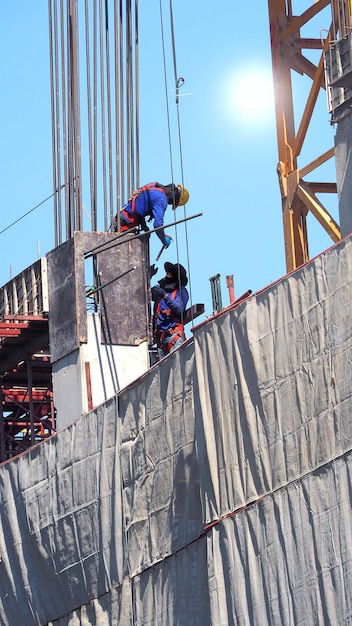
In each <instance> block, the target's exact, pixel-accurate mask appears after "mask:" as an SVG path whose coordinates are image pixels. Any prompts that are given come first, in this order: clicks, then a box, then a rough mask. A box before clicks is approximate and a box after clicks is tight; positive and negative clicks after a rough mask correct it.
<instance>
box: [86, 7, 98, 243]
mask: <svg viewBox="0 0 352 626" xmlns="http://www.w3.org/2000/svg"><path fill="white" fill-rule="evenodd" d="M85 32H86V78H87V105H88V150H89V187H90V216H91V229H92V230H93V231H94V230H96V229H97V220H96V206H95V185H94V181H93V175H94V169H93V137H92V85H91V75H90V74H91V73H90V63H91V61H90V20H89V6H88V0H86V1H85Z"/></svg>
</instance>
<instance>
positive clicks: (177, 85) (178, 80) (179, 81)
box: [170, 0, 192, 304]
mask: <svg viewBox="0 0 352 626" xmlns="http://www.w3.org/2000/svg"><path fill="white" fill-rule="evenodd" d="M170 24H171V39H172V55H173V62H174V78H175V90H176V99H175V102H176V115H177V129H178V145H179V155H180V168H181V183H182V185H183V186H184V184H185V183H184V171H183V151H182V139H181V122H180V109H179V103H180V97H179V90H180V87H181V86H182V85H183V84H184V80H183V78H179V77H178V75H177V63H176V43H175V29H174V19H173V10H172V0H170ZM183 217H184V218H186V217H187V210H186V205H185V204H184V205H183ZM184 229H185V240H186V254H187V269H188V276H189V298H190V302H191V304H192V281H191V270H190V259H189V245H188V228H187V222H186V221H185V222H184ZM176 241H177V230H176Z"/></svg>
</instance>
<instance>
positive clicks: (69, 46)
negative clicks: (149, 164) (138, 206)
mask: <svg viewBox="0 0 352 626" xmlns="http://www.w3.org/2000/svg"><path fill="white" fill-rule="evenodd" d="M79 5H80V3H79V1H78V0H60V2H58V1H57V0H56V2H55V0H48V7H49V21H50V33H49V34H50V42H51V43H50V46H51V51H50V52H51V59H50V62H51V68H50V69H51V90H52V103H51V106H52V135H53V139H52V144H53V147H52V150H53V182H54V188H55V190H56V195H55V199H54V224H55V240H56V245H60V244H61V243H62V240H63V238H66V240H67V239H69V238H71V237H72V236H73V233H74V231H75V230H82V228H83V210H84V207H83V200H82V196H83V192H84V190H85V189H86V187H87V188H88V189H89V193H90V216H91V228H92V230H93V231H95V230H97V228H98V221H99V211H100V210H101V209H100V205H101V204H102V203H103V204H104V227H105V230H107V227H108V226H110V224H111V222H112V218H113V216H114V215H115V213H116V212H118V210H119V208H120V207H121V204H123V202H125V201H126V200H127V198H128V196H129V195H130V194H131V193H132V191H133V190H134V189H135V188H136V187H137V186H138V185H139V173H140V172H139V57H138V54H139V51H138V37H139V35H138V0H134V2H133V3H132V0H104V1H103V0H85V3H82V5H83V8H82V14H81V9H79ZM112 10H114V20H113V21H114V28H113V29H111V25H112V22H111V16H112V13H111V11H112ZM109 12H110V14H109ZM83 16H84V17H83ZM81 17H83V23H84V27H83V28H81V29H80V28H79V22H80V20H81ZM80 31H81V32H80ZM82 36H84V37H85V42H84V43H83V45H84V46H85V57H86V58H85V61H84V59H83V56H82V55H81V52H80V39H81V37H82ZM111 45H114V46H115V49H114V57H115V58H114V72H112V67H111V48H110V46H111ZM81 56H82V59H80V57H81ZM84 62H86V67H84ZM82 71H84V72H85V76H84V78H83V82H84V83H85V84H84V87H83V83H82V86H81V78H80V74H81V73H82ZM82 77H83V74H82ZM114 82H115V84H114ZM81 87H82V93H83V90H84V92H87V103H86V105H85V106H86V108H87V110H86V112H84V109H83V108H82V107H83V106H84V104H85V102H84V101H82V100H81ZM113 97H114V98H115V100H114V102H113V101H112V98H113ZM84 113H85V114H84ZM83 120H84V124H85V125H86V129H83V128H82V126H81V125H82V121H83ZM85 120H87V122H86V121H85ZM114 123H115V128H113V124H114ZM86 145H87V149H88V150H89V154H88V155H87V157H88V158H87V168H86V167H85V166H86V159H84V160H83V159H82V147H83V146H86ZM83 164H84V168H83V175H84V176H86V169H87V177H86V180H85V181H84V180H83V178H82V167H83ZM61 177H62V178H63V181H61ZM61 182H63V183H64V185H62V184H61ZM85 185H86V186H85ZM62 187H64V188H65V195H64V200H65V214H64V215H62V212H63V207H61V204H62V205H63V197H62V198H61V191H60V190H61V188H62ZM54 193H55V192H54ZM107 194H108V199H107ZM98 205H99V206H98ZM108 210H109V215H108ZM64 221H65V227H66V231H65V233H64V235H63V233H62V229H63V227H64Z"/></svg>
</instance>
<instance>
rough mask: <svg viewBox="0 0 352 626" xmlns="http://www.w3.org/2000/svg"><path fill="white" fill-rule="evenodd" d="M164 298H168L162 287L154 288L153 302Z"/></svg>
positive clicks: (156, 286)
mask: <svg viewBox="0 0 352 626" xmlns="http://www.w3.org/2000/svg"><path fill="white" fill-rule="evenodd" d="M164 296H166V291H164V289H162V287H160V286H159V285H155V286H154V287H152V300H153V301H154V302H156V301H157V300H159V299H160V298H164Z"/></svg>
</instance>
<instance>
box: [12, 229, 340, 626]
mask: <svg viewBox="0 0 352 626" xmlns="http://www.w3.org/2000/svg"><path fill="white" fill-rule="evenodd" d="M351 305H352V243H351V239H347V240H344V241H342V242H341V243H340V244H339V245H337V246H334V247H333V248H332V249H330V250H328V251H327V252H326V253H324V254H323V255H321V256H319V257H318V258H316V259H315V260H313V261H312V262H310V263H309V264H308V265H306V266H304V267H303V268H301V269H300V270H298V271H296V272H294V273H292V274H291V275H290V276H287V277H284V278H283V279H282V280H280V281H278V282H277V283H275V284H273V285H271V286H270V287H268V288H267V289H265V290H263V291H262V292H261V293H258V294H256V295H255V296H252V297H251V298H250V299H249V300H248V301H246V302H243V303H242V304H240V305H239V306H237V307H235V308H232V309H230V310H228V311H226V312H224V313H222V314H220V315H218V316H216V317H215V318H214V319H211V320H208V321H207V322H206V323H204V324H203V325H201V326H199V327H198V328H197V329H196V330H195V332H194V341H193V340H191V341H189V342H187V344H185V345H184V346H182V347H181V348H180V349H179V350H177V351H176V352H175V353H174V354H172V355H171V356H170V357H168V358H167V359H165V360H163V361H162V362H161V363H160V364H158V365H156V366H155V367H153V368H152V369H151V370H150V371H149V372H148V373H147V374H145V375H144V376H143V377H142V378H141V379H140V380H139V381H137V382H136V383H134V384H132V385H130V386H129V387H128V388H126V389H125V390H124V391H122V392H121V393H120V394H119V395H118V396H117V397H115V398H113V399H111V400H110V401H109V402H107V403H106V404H104V405H103V406H101V407H98V408H97V409H96V410H95V411H93V412H92V413H90V414H88V415H85V416H83V417H80V418H79V419H78V420H77V421H76V422H75V423H74V424H72V425H71V426H69V427H68V428H66V429H65V430H63V431H61V432H59V433H58V434H57V435H56V436H55V437H52V438H51V439H50V440H48V441H46V442H44V443H43V444H40V445H39V446H37V447H36V448H35V449H33V450H31V451H30V452H28V453H26V454H24V455H23V456H21V457H18V458H16V459H14V460H13V461H10V462H8V463H6V464H5V465H3V466H2V467H0V498H1V503H2V506H1V511H0V623H1V624H2V625H4V626H32V625H39V624H41V625H45V624H50V625H52V626H66V625H68V626H78V625H83V626H88V625H92V626H93V625H99V626H105V625H107V626H117V625H121V626H129V625H131V626H132V625H133V626H137V625H138V626H152V625H158V626H159V625H160V626H165V625H177V626H190V625H199V626H207V625H208V624H209V625H212V626H222V625H223V626H226V625H232V624H233V625H236V626H237V625H240V626H253V625H254V626H266V625H276V626H292V625H300V626H320V625H321V626H323V625H324V626H325V625H326V624H331V625H338V626H340V625H341V624H345V625H346V624H352V591H351V589H352V507H351V475H352V474H351V463H352V461H351V459H352V453H351V449H352V445H351V438H352V397H351V395H352V332H351V313H352V306H351Z"/></svg>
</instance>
